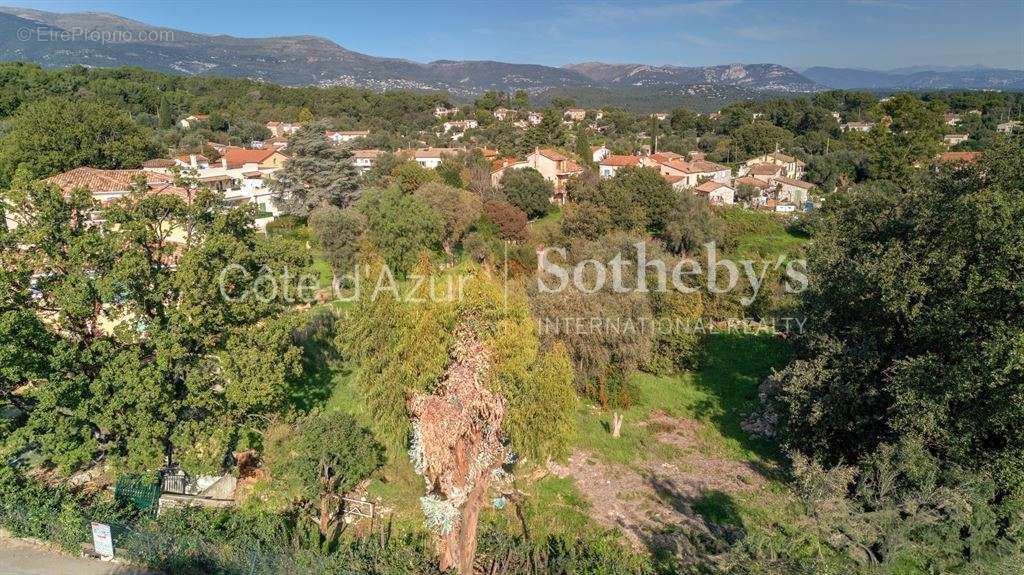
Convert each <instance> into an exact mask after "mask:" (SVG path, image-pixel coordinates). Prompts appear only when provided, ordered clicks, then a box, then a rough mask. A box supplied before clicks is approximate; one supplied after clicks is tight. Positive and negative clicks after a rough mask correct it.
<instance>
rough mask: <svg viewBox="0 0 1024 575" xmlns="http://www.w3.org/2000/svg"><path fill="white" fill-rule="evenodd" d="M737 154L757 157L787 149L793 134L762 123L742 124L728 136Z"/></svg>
mask: <svg viewBox="0 0 1024 575" xmlns="http://www.w3.org/2000/svg"><path fill="white" fill-rule="evenodd" d="M730 137H731V138H732V142H733V144H734V145H735V147H736V150H737V152H739V153H742V154H744V155H745V157H751V156H758V155H761V154H766V153H768V152H774V151H775V150H777V149H779V148H787V147H789V145H790V144H791V143H792V141H793V134H792V133H791V132H790V131H789V130H786V129H785V128H780V127H778V126H775V125H773V124H770V123H768V122H764V121H756V122H752V123H748V124H744V125H742V126H740V127H738V128H736V129H735V130H733V131H732V133H731V134H730Z"/></svg>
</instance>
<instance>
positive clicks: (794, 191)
mask: <svg viewBox="0 0 1024 575" xmlns="http://www.w3.org/2000/svg"><path fill="white" fill-rule="evenodd" d="M775 182H776V183H777V184H778V190H777V191H776V192H775V197H776V199H777V200H778V201H779V203H780V204H785V203H789V204H793V205H795V206H796V207H797V209H799V210H802V209H803V207H804V204H806V203H807V200H809V199H810V191H811V188H813V187H814V184H812V183H810V182H804V181H802V180H794V179H792V178H787V177H785V176H781V177H778V178H776V179H775Z"/></svg>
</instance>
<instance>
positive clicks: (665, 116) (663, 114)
mask: <svg viewBox="0 0 1024 575" xmlns="http://www.w3.org/2000/svg"><path fill="white" fill-rule="evenodd" d="M651 117H652V118H654V119H656V120H658V121H659V122H664V121H665V120H667V119H668V114H667V113H666V112H655V113H653V114H651Z"/></svg>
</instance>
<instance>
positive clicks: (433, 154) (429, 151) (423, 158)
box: [412, 148, 459, 169]
mask: <svg viewBox="0 0 1024 575" xmlns="http://www.w3.org/2000/svg"><path fill="white" fill-rule="evenodd" d="M458 153H459V150H456V149H455V148H419V149H417V150H414V151H413V152H412V159H413V160H415V161H416V163H418V164H419V165H421V166H423V167H424V168H430V169H434V168H436V167H438V166H440V165H441V162H442V161H444V158H445V157H446V156H454V155H455V154H458Z"/></svg>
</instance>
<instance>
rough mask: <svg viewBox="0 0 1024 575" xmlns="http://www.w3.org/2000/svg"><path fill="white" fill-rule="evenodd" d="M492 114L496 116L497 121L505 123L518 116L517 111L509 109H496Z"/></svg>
mask: <svg viewBox="0 0 1024 575" xmlns="http://www.w3.org/2000/svg"><path fill="white" fill-rule="evenodd" d="M491 113H492V114H493V115H494V117H495V119H497V120H498V121H499V122H504V121H505V120H508V119H510V118H514V117H515V115H516V111H515V110H511V109H509V108H496V109H495V110H494V111H493V112H491Z"/></svg>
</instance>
